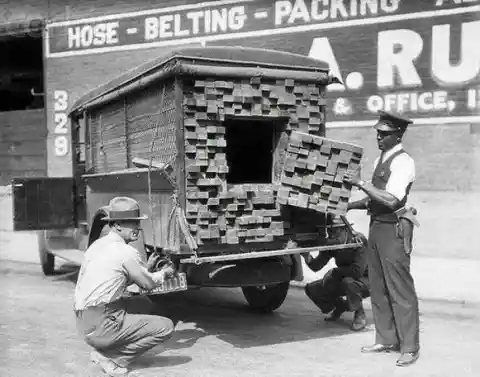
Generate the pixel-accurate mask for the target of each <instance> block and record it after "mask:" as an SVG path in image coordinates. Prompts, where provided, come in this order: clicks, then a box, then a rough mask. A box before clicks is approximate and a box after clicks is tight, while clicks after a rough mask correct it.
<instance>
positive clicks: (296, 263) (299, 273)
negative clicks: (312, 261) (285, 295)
mask: <svg viewBox="0 0 480 377" xmlns="http://www.w3.org/2000/svg"><path fill="white" fill-rule="evenodd" d="M281 259H282V261H283V263H285V264H286V265H287V266H290V271H291V272H290V279H291V280H295V281H302V280H303V265H302V259H301V257H300V255H298V254H294V255H284V256H283V257H281Z"/></svg>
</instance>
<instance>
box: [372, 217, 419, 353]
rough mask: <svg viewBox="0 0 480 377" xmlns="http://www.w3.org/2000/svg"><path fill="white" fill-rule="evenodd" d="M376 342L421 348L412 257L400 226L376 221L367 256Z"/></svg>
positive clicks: (405, 350)
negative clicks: (407, 251) (412, 273)
mask: <svg viewBox="0 0 480 377" xmlns="http://www.w3.org/2000/svg"><path fill="white" fill-rule="evenodd" d="M367 260H368V274H369V278H370V293H371V301H372V311H373V319H374V322H375V328H376V343H381V344H385V345H394V344H399V345H400V347H401V352H415V351H418V350H419V348H420V342H419V311H418V299H417V294H416V292H415V285H414V281H413V277H412V275H411V274H410V256H409V255H407V254H406V253H405V248H404V243H403V238H402V235H401V234H399V233H398V232H397V228H396V224H395V223H394V224H392V223H381V222H378V221H372V223H371V225H370V235H369V248H368V254H367Z"/></svg>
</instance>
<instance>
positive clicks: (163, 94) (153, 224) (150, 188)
mask: <svg viewBox="0 0 480 377" xmlns="http://www.w3.org/2000/svg"><path fill="white" fill-rule="evenodd" d="M164 102H165V85H163V87H162V99H161V102H160V114H159V115H158V122H157V126H156V127H155V134H154V136H153V138H152V142H151V144H150V159H149V162H148V175H147V179H148V207H149V211H150V226H151V228H152V237H153V251H155V250H156V248H157V238H156V235H155V221H154V219H153V198H152V176H151V175H152V162H153V147H154V146H155V140H156V139H157V136H158V130H159V128H160V122H161V117H162V110H163V105H164Z"/></svg>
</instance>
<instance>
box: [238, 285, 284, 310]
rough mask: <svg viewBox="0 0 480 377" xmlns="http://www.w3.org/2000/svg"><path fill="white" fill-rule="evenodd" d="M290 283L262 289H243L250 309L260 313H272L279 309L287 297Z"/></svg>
mask: <svg viewBox="0 0 480 377" xmlns="http://www.w3.org/2000/svg"><path fill="white" fill-rule="evenodd" d="M289 287H290V282H289V281H285V282H283V283H279V284H275V285H267V286H261V287H242V291H243V295H244V296H245V299H246V300H247V302H248V304H249V305H250V307H251V308H252V309H253V310H255V311H258V312H262V313H271V312H273V311H274V310H276V309H278V308H279V307H280V306H281V305H282V304H283V302H284V301H285V298H286V297H287V293H288V288H289Z"/></svg>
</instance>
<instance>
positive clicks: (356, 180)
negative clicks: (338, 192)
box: [343, 171, 362, 187]
mask: <svg viewBox="0 0 480 377" xmlns="http://www.w3.org/2000/svg"><path fill="white" fill-rule="evenodd" d="M343 181H344V182H345V183H349V184H351V185H352V186H357V187H360V182H361V181H362V179H361V178H360V175H359V174H358V172H353V171H347V172H346V173H345V175H344V177H343Z"/></svg>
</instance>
